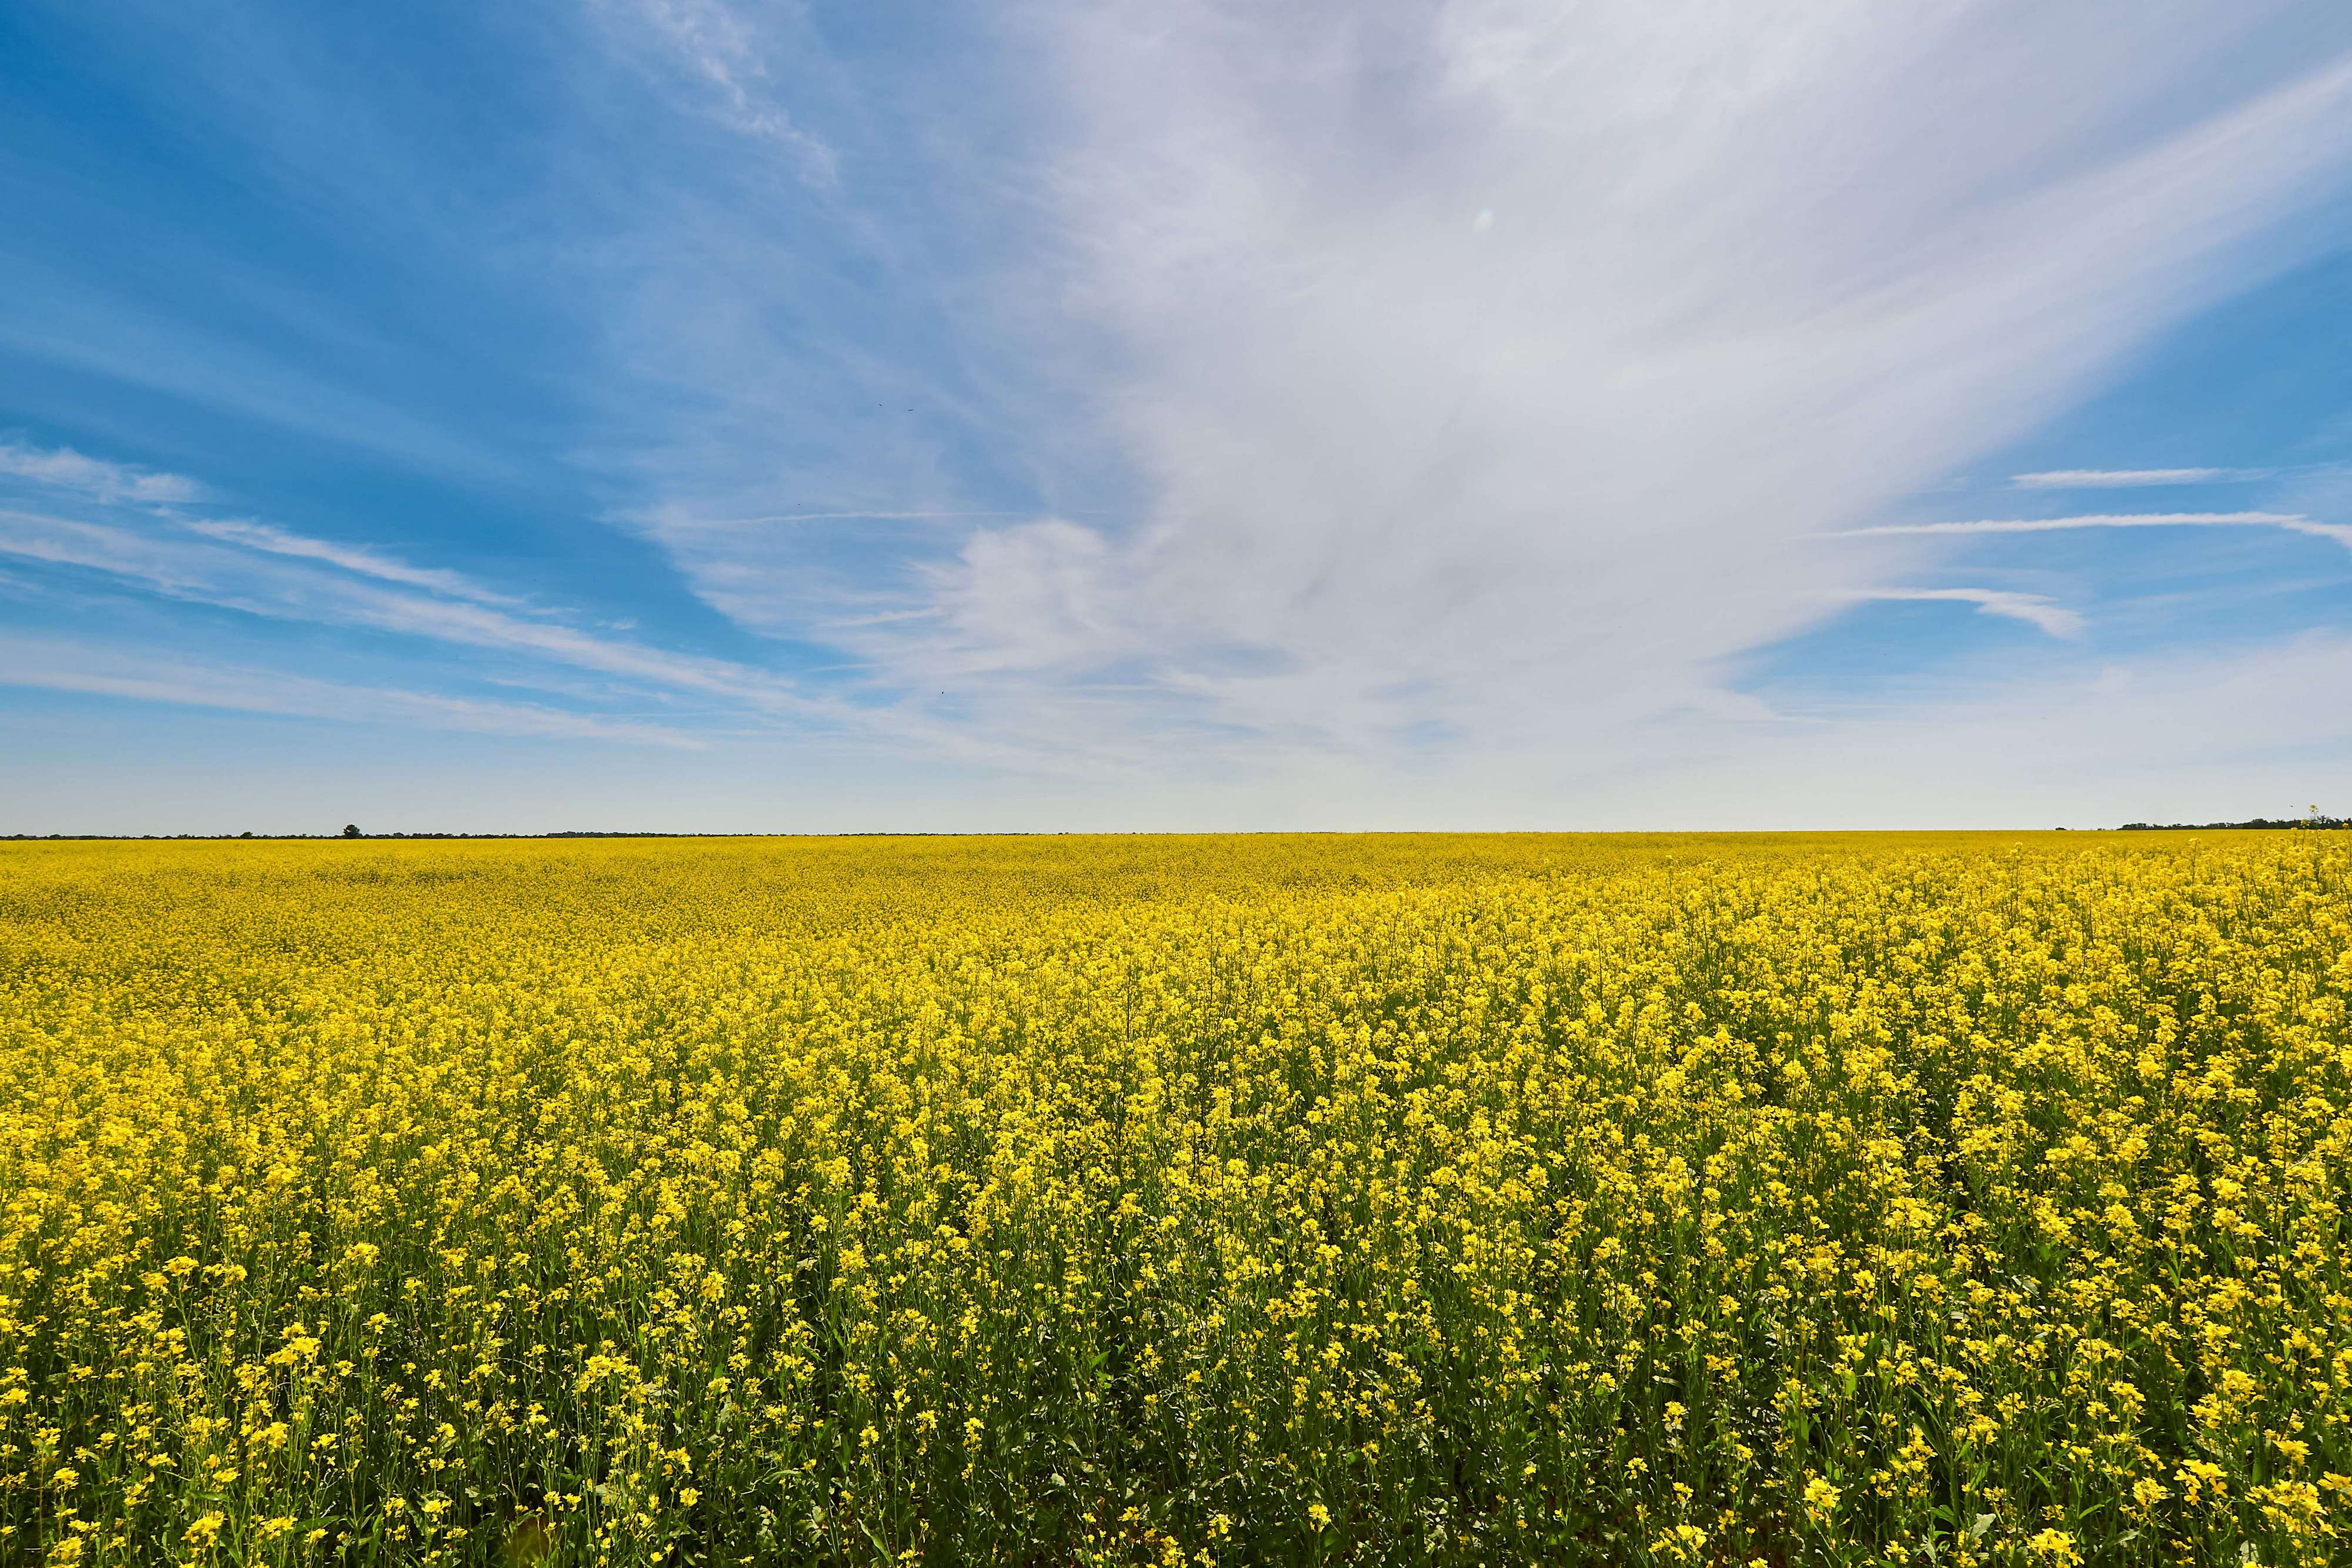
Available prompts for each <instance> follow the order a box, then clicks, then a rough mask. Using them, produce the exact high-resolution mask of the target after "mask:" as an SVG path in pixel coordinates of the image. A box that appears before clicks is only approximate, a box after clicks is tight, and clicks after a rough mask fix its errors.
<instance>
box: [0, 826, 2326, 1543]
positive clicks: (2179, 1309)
mask: <svg viewBox="0 0 2352 1568" xmlns="http://www.w3.org/2000/svg"><path fill="white" fill-rule="evenodd" d="M2347 999H2352V854H2347V848H2346V846H2345V843H2344V841H2343V840H2342V839H2340V838H2337V837H2336V836H2334V835H2326V834H2317V833H2294V832H2273V833H2262V834H2253V833H2249V834H2223V833H2212V834H2205V833H2197V834H2167V835H2162V836H2161V837H2158V836H2153V835H2149V836H2142V835H2104V836H2101V837H2098V838H2096V839H2085V838H2084V837H2083V836H2081V835H2074V836H2071V837H2060V836H2056V835H2050V836H2015V837H1996V836H1939V837H1938V836H1920V837H1909V838H1903V837H1871V836H1861V837H1852V836H1839V837H1825V838H1814V839H1801V838H1790V839H1728V838H1726V839H1706V838H1695V837H1686V838H1658V839H1578V838H1451V837H1445V838H1437V837H1432V838H1417V837H1416V838H1393V839H1391V838H1377V839H1325V838H1314V839H1279V838H1276V839H1262V838H1247V839H1176V840H1153V839H1108V840H1078V839H1068V840H1060V839H1043V840H1040V839H1027V840H993V841H991V840H966V841H955V840H914V841H906V840H898V841H885V840H866V841H859V840H852V841H651V842H647V841H631V842H597V843H591V844H572V843H548V842H542V841H530V842H510V843H471V842H458V843H436V844H425V843H408V844H399V843H384V842H381V841H361V842H356V843H341V842H324V843H302V844H278V843H263V842H256V843H241V842H240V843H194V844H58V845H45V844H19V845H0V1205H5V1209H4V1210H0V1563H109V1564H151V1563H224V1564H226V1563H384V1564H392V1563H495V1564H522V1563H549V1564H555V1563H583V1564H584V1563H681V1564H684V1563H709V1564H713V1565H717V1564H722V1563H723V1564H764V1563H776V1564H782V1563H843V1564H846V1563H859V1564H866V1563H871V1564H881V1563H892V1562H896V1563H1003V1564H1015V1563H1017V1564H1061V1563H1070V1564H1080V1563H1085V1564H1110V1563H1128V1564H1160V1565H1164V1568H1179V1565H1181V1564H1197V1565H1199V1568H1213V1565H1214V1564H1220V1563H1229V1564H1239V1563H1318V1564H1320V1563H1333V1564H1338V1563H1365V1564H1370V1563H1382V1564H1385V1563H1461V1564H1473V1563H1475V1564H1486V1565H1496V1568H1499V1565H1503V1564H1510V1563H1661V1564H1663V1563H1673V1564H1698V1563H1706V1564H1718V1563H1724V1564H1728V1563H1763V1564H1768V1565H1770V1568H1784V1565H1790V1564H1799V1563H1819V1564H1832V1563H1882V1562H1883V1563H1937V1564H1942V1563H1959V1564H1990V1563H2016V1564H2058V1565H2063V1564H2074V1563H2220V1564H2229V1565H2231V1568H2242V1565H2244V1564H2250V1563H2266V1564H2268V1563H2341V1562H2347V1561H2352V1543H2348V1542H2352V1406H2347V1397H2352V1282H2347V1277H2346V1266H2345V1265H2346V1244H2347V1237H2346V1231H2345V1215H2344V1205H2345V1202H2346V1187H2347V1181H2352V1028H2347Z"/></svg>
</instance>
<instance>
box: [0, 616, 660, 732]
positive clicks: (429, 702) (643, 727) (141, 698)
mask: <svg viewBox="0 0 2352 1568" xmlns="http://www.w3.org/2000/svg"><path fill="white" fill-rule="evenodd" d="M0 685H8V686H19V687H29V688H33V689H36V690H42V691H57V692H77V693H82V694H86V695H92V696H109V697H121V698H126V699H130V700H132V701H138V702H153V703H167V704H171V705H173V706H184V707H204V708H218V709H225V710H228V711H233V712H238V713H257V714H275V715H278V716H285V717H289V718H315V719H331V720H335V721H337V722H341V723H352V724H393V725H402V726H410V727H419V728H425V729H441V730H458V731H464V732H467V733H472V734H480V735H499V736H509V737H521V738H529V739H540V740H593V741H612V742H620V743H625V744H627V745H632V746H657V747H671V748H676V749H684V750H700V749H703V748H704V747H705V745H706V742H705V741H704V740H703V739H702V738H701V737H697V736H694V735H690V734H688V733H687V732H686V731H683V730H680V729H677V728H674V727H669V726H666V725H658V724H646V723H642V722H639V721H636V720H634V719H621V718H609V717H604V716H598V715H593V714H581V713H572V712H567V711H565V710H563V709H561V708H551V707H544V706H539V705H536V704H530V703H507V702H494V701H486V700H483V699H480V698H476V697H462V696H452V695H446V694H444V693H438V692H420V691H404V690H399V689H394V688H388V687H383V686H371V685H348V684H344V683H341V682H336V681H323V680H317V679H312V678H310V677H307V676H299V675H289V674H283V673H281V672H278V671H272V670H257V669H249V668H236V667H233V666H223V665H206V664H198V663H193V662H191V661H189V660H188V659H187V658H185V657H184V655H182V654H179V653H172V654H168V655H156V654H152V653H151V654H146V655H143V656H142V655H137V654H131V653H124V652H122V651H120V650H109V649H103V648H98V647H93V646H91V645H90V644H89V643H67V642H50V641H44V640H39V639H32V638H22V637H11V638H0Z"/></svg>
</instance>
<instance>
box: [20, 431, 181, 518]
mask: <svg viewBox="0 0 2352 1568" xmlns="http://www.w3.org/2000/svg"><path fill="white" fill-rule="evenodd" d="M0 475H5V476H9V477H11V478H16V479H26V480H30V481H31V482H32V483H34V484H37V485H41V486H47V487H48V488H50V489H54V490H63V491H66V492H68V493H69V494H74V495H79V496H84V497H89V499H91V500H94V501H101V502H107V503H114V502H119V501H127V502H133V503H145V504H153V505H162V504H165V503H170V502H186V501H200V500H203V499H204V498H205V487H204V486H202V485H199V484H197V483H196V482H195V481H194V479H191V478H189V477H188V476H185V475H184V474H163V473H158V472H156V471H155V470H153V469H150V468H141V467H138V466H136V465H132V464H128V463H110V462H107V461H105V460H104V459H103V458H98V457H85V456H83V455H81V454H80V453H79V452H76V451H74V450H73V449H72V448H70V447H63V446H59V447H37V446H26V445H25V444H22V443H19V442H13V441H12V442H0Z"/></svg>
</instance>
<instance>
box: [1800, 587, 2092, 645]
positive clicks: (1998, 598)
mask: <svg viewBox="0 0 2352 1568" xmlns="http://www.w3.org/2000/svg"><path fill="white" fill-rule="evenodd" d="M1840 597H1841V598H1844V599H1848V600H1852V601H1859V602H1880V601H1891V602H1904V601H1913V602H1934V601H1948V602H1952V603H1958V604H1973V605H1975V606H1976V607H1977V612H1978V613H1979V614H1983V615H1998V616H2001V617H2003V618H2005V619H2007V620H2011V621H2022V622H2026V623H2027V624H2029V625H2032V626H2035V627H2039V628H2040V629H2041V630H2042V631H2044V632H2048V633H2049V634H2050V635H2052V636H2053V637H2079V636H2081V635H2082V634H2083V629H2084V620H2083V618H2082V616H2080V615H2078V614H2076V613H2075V612H2074V611H2072V610H2068V609H2066V608H2065V607H2064V606H2063V605H2061V604H2059V603H2058V602H2057V601H2054V600H2053V599H2051V598H2050V597H2049V596H2048V595H2046V594H2040V593H2015V592H2011V591H2009V590H2006V589H2000V588H1866V589H1859V590H1856V591H1853V592H1852V593H1847V594H1842V595H1840Z"/></svg>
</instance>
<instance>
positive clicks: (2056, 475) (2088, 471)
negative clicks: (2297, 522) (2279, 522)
mask: <svg viewBox="0 0 2352 1568" xmlns="http://www.w3.org/2000/svg"><path fill="white" fill-rule="evenodd" d="M2276 472H2277V470H2276V469H2273V468H2052V469H2049V470H2046V471H2045V472H2042V473H2040V474H2012V475H2011V476H2010V478H2009V482H2010V483H2011V484H2012V485H2014V486H2017V487H2018V488H2019V489H2021V490H2128V489H2134V488H2137V487H2140V486H2148V485H2220V484H2238V483H2243V482H2247V481H2251V480H2255V479H2267V478H2269V477H2271V476H2272V475H2273V474H2275V473H2276Z"/></svg>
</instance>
